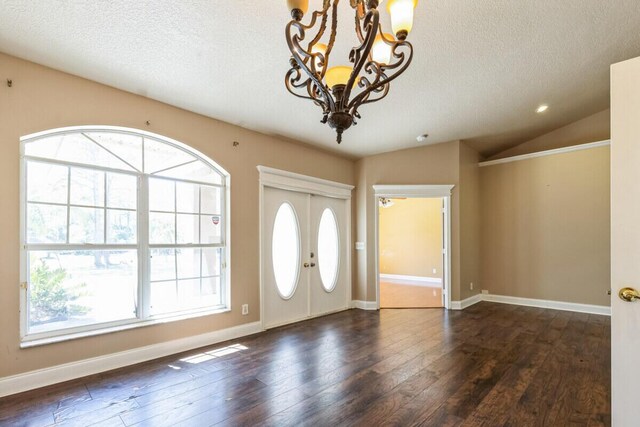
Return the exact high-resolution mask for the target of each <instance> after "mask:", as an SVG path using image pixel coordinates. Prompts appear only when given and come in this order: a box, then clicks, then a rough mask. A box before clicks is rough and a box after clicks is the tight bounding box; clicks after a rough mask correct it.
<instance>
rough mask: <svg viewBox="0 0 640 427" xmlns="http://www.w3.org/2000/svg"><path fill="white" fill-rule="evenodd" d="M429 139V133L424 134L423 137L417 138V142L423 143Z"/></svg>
mask: <svg viewBox="0 0 640 427" xmlns="http://www.w3.org/2000/svg"><path fill="white" fill-rule="evenodd" d="M428 137H429V134H428V133H424V134H422V135H420V136H418V137H417V138H416V140H417V141H418V142H423V141H425V140H426V139H427V138H428Z"/></svg>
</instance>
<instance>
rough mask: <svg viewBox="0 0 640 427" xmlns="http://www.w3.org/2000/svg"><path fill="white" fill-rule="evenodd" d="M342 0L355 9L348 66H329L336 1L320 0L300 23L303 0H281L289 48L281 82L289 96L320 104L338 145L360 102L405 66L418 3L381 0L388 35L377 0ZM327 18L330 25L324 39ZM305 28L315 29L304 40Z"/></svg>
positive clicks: (376, 95)
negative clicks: (286, 17)
mask: <svg viewBox="0 0 640 427" xmlns="http://www.w3.org/2000/svg"><path fill="white" fill-rule="evenodd" d="M347 1H349V2H350V5H351V7H352V8H353V9H354V12H355V32H356V35H357V36H358V40H359V41H360V46H356V47H354V48H353V49H351V53H350V54H349V62H351V64H352V65H350V66H344V65H339V66H333V67H329V57H330V55H331V50H332V49H333V45H334V43H335V40H336V27H337V24H338V3H339V2H340V0H323V4H322V10H319V11H314V12H313V13H312V14H311V20H310V22H309V24H308V25H304V24H303V23H302V18H303V17H304V15H305V14H306V13H307V10H308V8H309V0H287V6H288V7H289V10H290V11H291V17H292V18H293V19H292V20H291V22H289V24H287V27H286V34H285V35H286V37H287V44H288V46H289V50H290V51H291V60H290V65H291V69H290V70H289V71H288V72H287V75H286V77H285V85H286V87H287V89H288V90H289V92H291V93H292V94H293V95H295V96H297V97H299V98H304V99H310V100H311V101H313V102H314V103H315V104H316V105H318V106H320V107H321V108H322V114H323V117H322V123H329V126H331V128H333V129H335V130H336V133H337V140H338V144H340V142H341V141H342V133H343V132H344V131H345V130H347V129H349V128H350V127H351V125H355V124H356V121H355V119H360V113H359V112H358V109H359V108H360V106H361V105H363V104H369V103H372V102H376V101H379V100H381V99H382V98H384V97H385V96H387V94H388V93H389V84H390V83H391V81H392V80H394V79H395V78H396V77H398V76H399V75H400V74H402V73H403V72H404V71H405V70H406V69H407V68H408V67H409V64H410V63H411V59H412V58H413V46H411V43H409V42H408V41H407V40H406V39H407V36H408V35H409V32H410V31H411V28H412V27H413V12H414V9H415V7H416V5H417V3H418V0H387V10H388V11H389V15H390V16H391V28H392V29H393V32H394V33H395V36H393V35H392V34H389V33H384V32H383V31H382V25H381V24H380V14H379V12H378V5H379V3H380V1H379V0H347ZM329 18H331V29H330V33H329V34H328V37H327V40H325V39H323V36H324V34H325V31H326V29H327V25H328V23H329ZM307 32H309V33H315V35H313V36H312V37H311V39H310V40H309V41H308V42H306V41H305V39H306V36H307ZM321 41H322V42H321ZM303 44H304V45H305V46H304V47H303Z"/></svg>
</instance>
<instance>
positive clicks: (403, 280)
mask: <svg viewBox="0 0 640 427" xmlns="http://www.w3.org/2000/svg"><path fill="white" fill-rule="evenodd" d="M373 187H374V193H375V203H376V205H375V206H376V207H375V237H376V241H375V248H376V254H375V261H376V270H375V272H376V276H375V278H376V296H377V305H378V308H443V307H444V308H447V309H448V308H450V305H451V293H450V289H451V277H450V274H449V272H450V271H451V251H450V250H449V245H450V241H451V213H450V205H451V190H452V189H453V185H374V186H373Z"/></svg>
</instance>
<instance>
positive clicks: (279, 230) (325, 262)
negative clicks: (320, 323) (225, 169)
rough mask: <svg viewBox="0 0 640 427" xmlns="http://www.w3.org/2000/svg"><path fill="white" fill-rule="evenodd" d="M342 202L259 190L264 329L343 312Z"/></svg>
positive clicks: (345, 242) (344, 254)
mask: <svg viewBox="0 0 640 427" xmlns="http://www.w3.org/2000/svg"><path fill="white" fill-rule="evenodd" d="M348 207H349V204H348V200H344V199H337V198H331V197H324V196H320V195H314V194H309V193H304V192H298V191H289V190H283V189H277V188H272V187H265V188H264V193H263V207H262V209H263V215H262V218H263V219H262V221H263V224H262V257H261V259H262V266H261V268H262V281H263V283H262V285H263V290H262V291H263V302H264V304H263V310H264V311H263V314H264V327H265V328H272V327H276V326H280V325H285V324H288V323H293V322H297V321H300V320H304V319H307V318H310V317H315V316H320V315H323V314H327V313H331V312H335V311H340V310H345V309H347V308H348V307H349V299H350V280H349V277H348V272H349V269H348V258H347V257H348V252H347V250H348V242H349V240H348V235H347V234H348V226H347V209H348Z"/></svg>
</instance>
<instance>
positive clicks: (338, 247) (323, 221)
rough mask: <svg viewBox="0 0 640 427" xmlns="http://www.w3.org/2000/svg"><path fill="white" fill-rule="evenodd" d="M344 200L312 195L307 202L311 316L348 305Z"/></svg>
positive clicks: (338, 309)
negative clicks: (308, 213) (309, 239)
mask: <svg viewBox="0 0 640 427" xmlns="http://www.w3.org/2000/svg"><path fill="white" fill-rule="evenodd" d="M347 207H348V204H346V203H345V201H344V200H341V199H334V198H330V197H323V196H317V195H313V196H311V203H310V224H309V229H310V233H311V236H310V237H311V251H312V252H311V253H310V257H311V258H310V261H311V263H310V265H311V269H310V284H309V285H310V292H311V300H310V304H311V313H310V315H311V316H319V315H322V314H326V313H332V312H335V311H340V310H345V309H347V308H348V305H349V301H350V299H351V298H350V295H349V290H350V289H349V286H350V280H349V277H347V276H348V268H347V263H346V262H345V260H346V256H347V255H348V254H347V253H345V251H346V250H347V248H348V243H347V242H348V240H347V237H348V236H347V218H346V208H347Z"/></svg>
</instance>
